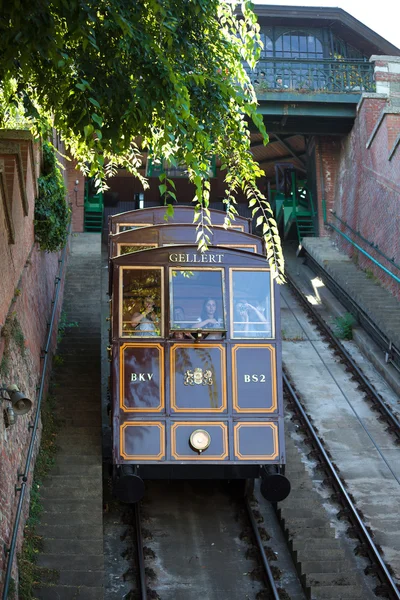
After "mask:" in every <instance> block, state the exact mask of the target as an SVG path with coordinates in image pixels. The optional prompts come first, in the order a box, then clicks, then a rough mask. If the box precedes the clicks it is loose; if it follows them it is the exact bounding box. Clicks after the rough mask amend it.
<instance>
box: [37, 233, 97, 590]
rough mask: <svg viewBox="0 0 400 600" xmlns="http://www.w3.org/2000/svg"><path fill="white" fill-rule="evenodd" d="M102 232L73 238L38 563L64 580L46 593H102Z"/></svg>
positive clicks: (38, 531) (50, 585) (57, 577)
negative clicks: (56, 427)
mask: <svg viewBox="0 0 400 600" xmlns="http://www.w3.org/2000/svg"><path fill="white" fill-rule="evenodd" d="M100 261H101V256H100V234H89V233H85V234H79V235H78V236H77V237H74V238H73V239H72V249H71V256H70V258H69V263H68V268H67V278H66V285H65V295H64V305H63V310H64V311H65V313H66V315H67V320H68V321H77V322H78V327H74V328H70V329H68V331H67V334H66V336H65V338H64V339H63V340H62V342H61V344H60V348H59V351H58V353H59V356H61V357H62V364H60V365H59V366H58V367H57V368H56V371H55V375H54V377H53V380H54V383H55V392H54V393H55V396H56V401H57V407H58V408H57V410H58V417H60V419H61V422H62V427H61V430H60V433H59V434H58V437H57V442H56V443H57V445H58V447H59V451H58V454H57V456H56V461H55V465H54V467H53V469H52V470H51V472H50V474H49V476H48V478H47V480H46V481H45V482H44V485H43V487H42V490H41V502H42V505H43V509H44V510H43V513H42V515H41V523H40V524H39V525H38V527H37V533H38V534H39V535H41V536H43V551H42V553H41V554H40V555H39V557H38V561H37V563H38V565H39V566H41V567H45V568H48V569H51V570H54V571H55V581H56V583H53V584H47V585H43V584H42V586H41V587H40V588H37V589H36V590H35V597H36V598H38V599H39V600H72V599H74V600H75V599H79V600H102V598H103V501H102V450H101V398H100V271H101V262H100Z"/></svg>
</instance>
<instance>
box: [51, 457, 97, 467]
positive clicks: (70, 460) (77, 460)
mask: <svg viewBox="0 0 400 600" xmlns="http://www.w3.org/2000/svg"><path fill="white" fill-rule="evenodd" d="M100 463H101V461H99V458H98V457H97V456H92V455H86V456H85V455H84V456H78V455H76V454H58V455H57V466H60V467H61V466H63V465H82V466H85V467H88V468H91V467H92V465H99V464H100Z"/></svg>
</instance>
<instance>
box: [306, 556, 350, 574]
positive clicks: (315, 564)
mask: <svg viewBox="0 0 400 600" xmlns="http://www.w3.org/2000/svg"><path fill="white" fill-rule="evenodd" d="M313 558H314V557H313ZM315 558H318V560H308V561H307V560H305V561H301V570H302V571H303V573H313V576H314V577H320V576H321V575H324V576H325V575H327V576H328V575H329V574H332V576H333V577H335V576H336V575H335V574H337V573H340V574H341V576H343V577H346V575H348V576H350V577H353V575H352V574H351V573H352V571H351V568H352V565H349V562H348V561H346V560H344V559H343V553H341V558H340V559H338V560H334V558H333V557H332V559H330V558H328V559H327V560H321V559H322V557H321V556H320V553H319V552H318V556H315ZM307 577H308V575H307Z"/></svg>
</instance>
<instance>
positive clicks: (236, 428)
mask: <svg viewBox="0 0 400 600" xmlns="http://www.w3.org/2000/svg"><path fill="white" fill-rule="evenodd" d="M241 427H269V428H270V429H272V431H273V439H274V453H273V454H244V455H243V454H241V453H240V451H239V429H240V428H241ZM233 432H234V440H235V458H239V459H241V460H274V459H275V458H277V457H278V456H279V441H278V425H277V423H262V422H257V421H242V422H241V423H236V424H234V426H233Z"/></svg>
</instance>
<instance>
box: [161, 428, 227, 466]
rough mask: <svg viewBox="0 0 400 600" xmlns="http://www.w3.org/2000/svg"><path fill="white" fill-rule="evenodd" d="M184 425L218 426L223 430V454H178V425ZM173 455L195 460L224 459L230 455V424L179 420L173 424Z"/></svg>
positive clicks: (177, 458)
mask: <svg viewBox="0 0 400 600" xmlns="http://www.w3.org/2000/svg"><path fill="white" fill-rule="evenodd" d="M182 425H184V426H189V427H190V426H192V427H207V425H208V426H209V427H211V426H213V427H214V426H218V427H220V428H221V429H222V432H223V438H222V439H223V442H224V449H223V452H222V454H208V455H207V454H194V451H193V454H188V455H186V454H177V452H176V429H178V427H181V426H182ZM171 456H172V457H173V458H175V459H176V460H195V461H205V460H218V459H219V460H224V459H225V458H227V457H228V456H229V451H228V425H227V423H224V422H223V421H179V422H177V423H174V424H173V425H172V426H171Z"/></svg>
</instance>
